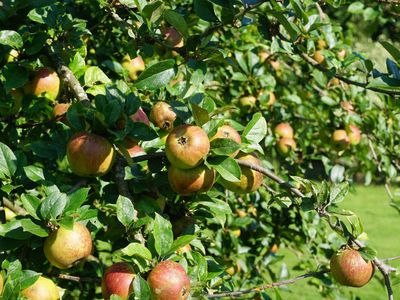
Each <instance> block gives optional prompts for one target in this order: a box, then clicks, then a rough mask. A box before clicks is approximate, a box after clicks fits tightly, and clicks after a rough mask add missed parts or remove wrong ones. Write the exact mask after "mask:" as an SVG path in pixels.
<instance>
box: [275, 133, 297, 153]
mask: <svg viewBox="0 0 400 300" xmlns="http://www.w3.org/2000/svg"><path fill="white" fill-rule="evenodd" d="M277 147H278V150H279V152H280V153H281V154H283V155H286V154H288V153H289V151H290V150H292V151H294V150H296V142H295V141H294V139H292V138H285V137H284V138H281V139H280V140H279V141H278V144H277Z"/></svg>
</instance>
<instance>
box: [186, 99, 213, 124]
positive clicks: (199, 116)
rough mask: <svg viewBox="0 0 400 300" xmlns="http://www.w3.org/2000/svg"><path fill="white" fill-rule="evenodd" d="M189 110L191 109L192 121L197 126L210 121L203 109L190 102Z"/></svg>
mask: <svg viewBox="0 0 400 300" xmlns="http://www.w3.org/2000/svg"><path fill="white" fill-rule="evenodd" d="M190 108H191V109H192V114H193V118H194V121H195V122H196V124H197V125H198V126H203V125H204V124H205V123H207V122H208V121H209V120H210V116H209V115H208V112H207V110H205V109H204V108H202V107H200V106H199V105H197V104H194V103H192V102H190Z"/></svg>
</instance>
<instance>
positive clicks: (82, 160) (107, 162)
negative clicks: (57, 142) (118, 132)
mask: <svg viewBox="0 0 400 300" xmlns="http://www.w3.org/2000/svg"><path fill="white" fill-rule="evenodd" d="M114 156H115V151H114V147H113V145H112V144H111V143H110V142H109V141H108V140H106V139H105V138H104V137H102V136H99V135H96V134H93V133H89V132H79V133H77V134H75V135H74V136H73V137H72V138H71V139H70V140H69V142H68V145H67V158H68V162H69V166H70V168H71V170H72V171H73V172H74V173H75V174H77V175H79V176H101V175H104V174H105V173H107V172H108V171H109V170H110V169H111V167H112V164H113V162H114Z"/></svg>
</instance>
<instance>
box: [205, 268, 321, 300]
mask: <svg viewBox="0 0 400 300" xmlns="http://www.w3.org/2000/svg"><path fill="white" fill-rule="evenodd" d="M328 272H329V270H323V271H319V272H310V273H307V274H303V275H300V276H297V277H295V278H292V279H287V280H282V281H278V282H272V283H268V284H265V285H262V286H260V287H256V288H252V289H248V290H243V291H234V292H226V293H220V294H211V295H207V298H208V299H213V298H224V297H230V298H233V297H238V296H242V295H245V294H252V293H258V292H261V291H263V290H267V289H271V288H274V287H277V286H282V285H289V284H293V283H295V282H297V281H299V280H302V279H306V278H310V277H316V276H321V275H323V274H326V273H328Z"/></svg>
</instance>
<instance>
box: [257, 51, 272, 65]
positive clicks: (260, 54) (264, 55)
mask: <svg viewBox="0 0 400 300" xmlns="http://www.w3.org/2000/svg"><path fill="white" fill-rule="evenodd" d="M269 56H270V54H269V53H268V51H265V50H261V51H260V52H258V57H259V58H260V63H264V62H265V61H266V60H267V58H268V57H269Z"/></svg>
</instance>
